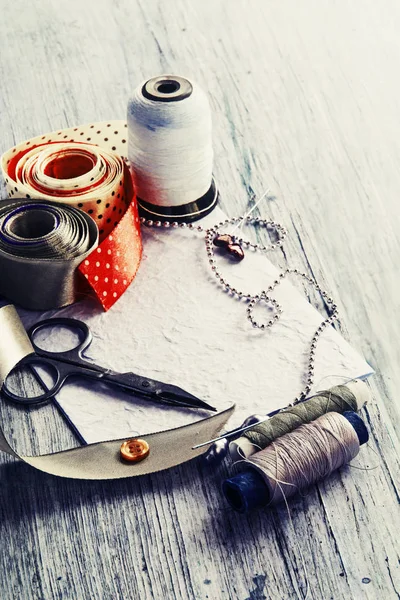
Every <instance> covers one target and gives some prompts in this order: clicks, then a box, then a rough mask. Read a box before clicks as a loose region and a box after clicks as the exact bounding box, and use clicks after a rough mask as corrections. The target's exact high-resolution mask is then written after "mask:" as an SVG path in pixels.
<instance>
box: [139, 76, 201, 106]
mask: <svg viewBox="0 0 400 600" xmlns="http://www.w3.org/2000/svg"><path fill="white" fill-rule="evenodd" d="M192 92H193V86H192V84H191V83H190V81H189V80H188V79H186V78H185V77H180V76H179V75H159V76H158V77H152V78H151V79H149V80H148V81H146V83H145V84H144V86H143V87H142V94H143V96H144V97H145V98H147V99H148V100H153V101H155V102H179V101H180V100H184V99H185V98H189V96H191V94H192Z"/></svg>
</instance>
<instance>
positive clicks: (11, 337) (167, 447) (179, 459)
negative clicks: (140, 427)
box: [0, 305, 234, 479]
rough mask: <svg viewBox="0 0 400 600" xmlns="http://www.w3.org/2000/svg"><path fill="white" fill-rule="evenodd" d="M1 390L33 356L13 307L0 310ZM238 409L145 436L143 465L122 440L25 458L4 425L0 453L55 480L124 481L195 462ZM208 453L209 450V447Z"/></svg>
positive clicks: (28, 341) (229, 409) (142, 436)
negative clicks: (125, 452) (128, 458)
mask: <svg viewBox="0 0 400 600" xmlns="http://www.w3.org/2000/svg"><path fill="white" fill-rule="evenodd" d="M0 332H1V335H0V390H1V387H2V385H3V382H4V381H5V380H6V379H7V376H8V375H9V373H10V372H11V371H12V370H13V368H14V367H16V366H17V364H18V363H19V362H20V361H21V360H22V359H23V358H25V356H28V354H31V353H32V352H33V351H34V350H33V347H32V344H31V342H30V340H29V337H28V335H27V333H26V331H25V329H24V326H23V324H22V323H21V320H20V318H19V316H18V313H17V311H16V310H15V308H14V307H13V306H12V305H8V306H4V307H3V308H0ZM233 410H234V405H232V406H230V407H229V408H227V409H226V410H223V411H221V412H219V413H217V414H215V415H213V416H211V417H208V418H206V419H201V420H200V421H196V422H195V423H190V424H189V425H184V426H183V427H177V428H176V429H168V430H166V431H159V432H157V433H150V434H141V435H140V438H143V439H144V440H145V441H146V442H147V443H148V445H149V447H150V454H149V456H148V457H147V458H145V459H144V460H142V461H141V462H137V463H136V462H132V463H127V462H124V461H123V460H121V457H120V447H121V444H122V443H123V442H125V441H126V438H124V439H118V440H111V441H106V442H98V443H96V444H88V445H87V446H83V447H81V448H73V449H72V450H64V451H62V452H55V453H54V454H44V455H42V456H21V455H19V454H18V453H17V452H16V451H15V450H14V448H12V446H11V445H10V443H9V442H8V440H7V439H6V437H5V435H4V432H3V430H2V428H1V424H0V450H3V452H7V454H11V456H14V457H15V458H19V459H21V460H22V461H24V462H25V463H28V464H30V465H31V466H33V467H35V468H36V469H39V470H41V471H44V472H45V473H50V474H52V475H58V476H59V477H70V478H72V479H121V478H123V477H134V476H136V475H145V474H147V473H155V472H157V471H162V470H164V469H169V468H170V467H175V466H177V465H179V464H181V463H184V462H186V461H188V460H191V459H193V458H196V456H199V455H200V454H202V453H203V452H205V450H207V447H205V448H198V449H196V450H192V446H194V445H196V444H198V443H200V442H202V441H203V440H208V439H211V438H213V437H215V435H217V434H218V432H219V431H221V429H222V427H223V426H224V425H225V423H226V421H227V420H228V419H229V417H230V416H231V414H232V412H233ZM208 447H209V446H208Z"/></svg>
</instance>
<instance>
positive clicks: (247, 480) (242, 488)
mask: <svg viewBox="0 0 400 600" xmlns="http://www.w3.org/2000/svg"><path fill="white" fill-rule="evenodd" d="M343 417H345V418H346V419H347V420H348V422H349V423H350V424H351V425H352V427H353V429H354V431H355V432H356V434H357V437H358V441H359V443H360V446H362V445H363V444H365V443H366V442H368V439H369V434H368V430H367V428H366V426H365V424H364V421H363V420H362V419H361V417H360V416H359V415H358V414H357V413H355V412H352V411H346V412H344V413H343ZM288 435H290V434H288ZM222 492H223V494H224V496H225V498H226V500H227V501H228V503H229V504H230V506H231V507H232V508H233V509H234V510H236V511H237V512H240V513H246V512H248V511H250V510H252V509H254V508H259V507H261V506H265V505H266V504H269V502H270V493H269V489H268V487H267V485H266V483H265V482H264V479H263V477H262V475H260V473H259V472H258V471H256V470H255V469H249V470H248V471H243V472H242V473H239V474H238V475H235V476H234V477H230V478H229V479H226V480H225V481H224V482H223V484H222Z"/></svg>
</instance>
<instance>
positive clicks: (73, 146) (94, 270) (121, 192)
mask: <svg viewBox="0 0 400 600" xmlns="http://www.w3.org/2000/svg"><path fill="white" fill-rule="evenodd" d="M125 136H126V124H125V122H123V121H113V122H110V123H95V124H89V125H85V126H83V127H75V128H71V129H66V130H62V131H58V132H53V133H49V134H46V135H42V136H37V137H36V138H33V139H31V140H28V141H26V142H23V143H21V144H18V145H17V146H15V147H14V148H11V149H10V150H8V151H7V152H6V153H5V154H3V156H2V159H1V165H2V172H3V176H4V178H5V181H6V184H7V192H8V196H9V197H10V198H16V197H18V198H28V199H42V200H51V201H53V202H60V203H62V204H69V205H72V206H74V207H76V208H79V209H81V210H83V211H85V212H86V213H88V214H89V215H90V216H91V217H92V218H93V220H94V221H95V222H96V225H97V227H98V229H99V239H100V245H99V246H98V248H96V249H95V250H94V251H93V252H92V254H91V255H89V256H88V257H86V258H85V260H84V261H83V262H82V263H81V265H80V266H79V271H80V272H81V273H82V274H83V275H84V277H85V278H86V280H87V281H88V283H89V284H90V286H91V287H92V289H93V291H94V293H95V295H96V296H97V298H98V299H99V300H100V302H101V304H102V306H103V308H104V309H105V310H108V309H109V308H111V306H112V305H113V304H114V303H115V302H116V300H118V298H119V297H120V296H121V295H122V294H123V293H124V291H125V290H126V288H127V287H128V286H129V284H130V283H131V282H132V280H133V278H134V277H135V275H136V272H137V269H138V267H139V263H140V259H141V255H142V243H141V236H140V225H139V218H138V212H137V204H136V196H135V192H134V188H133V185H132V179H131V175H130V172H129V169H128V167H127V165H126V163H125V162H124V157H123V151H124V148H125V144H126V139H125ZM110 146H111V147H110ZM117 151H119V152H120V153H121V155H119V154H118V153H117Z"/></svg>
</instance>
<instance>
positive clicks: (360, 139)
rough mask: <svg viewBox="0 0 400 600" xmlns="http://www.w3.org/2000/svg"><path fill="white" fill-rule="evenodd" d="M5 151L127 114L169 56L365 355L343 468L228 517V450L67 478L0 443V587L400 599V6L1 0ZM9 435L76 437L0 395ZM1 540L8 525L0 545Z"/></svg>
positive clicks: (227, 156) (241, 186) (288, 250)
mask: <svg viewBox="0 0 400 600" xmlns="http://www.w3.org/2000/svg"><path fill="white" fill-rule="evenodd" d="M0 7H1V9H2V10H1V12H2V22H3V28H2V42H1V50H2V51H1V54H0V76H1V81H2V86H1V89H0V128H1V133H2V140H1V145H2V149H6V148H8V147H9V146H11V145H12V144H14V143H15V142H16V141H20V140H22V139H25V138H27V137H30V136H32V135H35V134H37V133H40V132H41V131H48V130H52V129H56V128H59V127H64V126H67V125H73V124H75V123H85V122H88V121H91V120H94V119H96V120H100V119H105V118H123V117H124V114H125V107H126V101H127V97H128V95H129V93H130V92H131V90H132V89H133V88H134V87H135V86H136V84H137V83H138V82H139V81H140V80H141V79H143V78H145V77H147V76H151V75H153V74H158V73H160V72H176V73H181V74H186V75H189V76H193V78H194V79H196V80H197V81H198V82H199V83H200V84H201V85H203V87H205V88H206V89H208V91H209V93H210V97H211V102H212V106H213V111H214V130H215V138H214V139H215V172H216V176H217V179H218V182H219V185H220V188H221V195H222V204H223V208H224V209H225V210H226V211H227V212H229V213H230V214H232V215H233V214H240V213H242V212H243V211H244V209H245V207H246V195H247V192H249V193H251V192H252V191H253V190H254V191H256V192H258V193H260V192H261V191H262V190H263V189H265V188H266V187H267V186H268V185H269V186H271V189H272V192H273V195H274V196H275V200H270V201H269V202H268V203H267V204H266V205H265V206H264V207H263V209H262V211H261V212H262V213H263V214H268V215H270V216H271V217H272V218H274V219H275V220H278V221H280V222H282V223H283V224H285V225H286V226H287V227H288V229H289V241H288V243H287V244H286V246H285V251H284V252H282V255H281V256H280V257H279V258H277V260H278V261H279V262H280V264H281V265H284V264H286V262H288V263H289V264H291V265H293V266H294V265H296V266H298V267H300V268H302V269H308V270H309V272H310V273H313V274H314V275H315V276H316V277H317V278H318V280H319V281H320V282H321V283H323V285H324V286H325V287H326V288H328V289H330V290H331V291H332V293H333V294H334V297H335V298H338V300H339V307H340V309H341V315H342V320H341V327H342V330H343V331H344V333H345V335H347V336H348V337H349V339H351V341H352V343H353V344H354V345H355V346H356V347H358V348H359V349H360V350H361V351H362V352H363V353H364V355H365V356H366V358H367V360H369V362H370V363H371V364H372V365H373V367H374V368H375V369H377V375H376V377H375V381H374V384H373V389H374V392H375V399H376V401H375V402H374V403H373V404H372V405H371V406H369V407H368V408H367V410H366V411H365V412H364V415H365V417H366V418H367V420H368V423H369V427H370V430H371V433H372V436H371V437H372V439H371V442H370V445H369V447H368V448H364V449H363V450H362V452H361V453H360V457H359V459H357V461H355V464H356V465H359V466H361V467H362V468H367V467H368V468H370V467H376V468H375V469H373V470H358V469H356V468H352V467H349V468H346V469H344V470H342V471H341V472H340V473H339V474H335V475H334V476H333V477H331V478H330V479H329V481H327V482H325V483H324V484H321V485H319V486H317V487H316V488H313V489H312V490H310V492H309V494H308V495H307V496H306V497H305V498H303V499H302V498H300V499H296V500H293V502H291V503H290V514H291V519H289V517H288V515H287V512H286V509H285V507H280V508H278V509H275V510H272V511H270V510H264V511H258V512H255V513H253V514H251V515H249V516H240V515H237V514H236V513H234V512H233V511H231V510H230V509H228V508H227V506H226V504H225V502H224V499H223V498H222V496H221V494H220V492H219V486H220V482H221V481H222V479H223V478H224V477H225V476H226V475H227V473H228V470H227V466H226V465H224V466H222V467H221V468H220V469H219V470H215V471H210V470H209V469H206V468H205V467H204V465H202V464H201V462H200V461H196V462H193V463H191V464H189V465H184V466H182V467H179V468H177V469H173V470H171V471H169V472H166V473H159V474H157V475H153V476H151V477H143V478H141V479H140V480H135V481H119V482H117V483H114V482H106V483H95V482H70V481H65V480H58V479H55V478H53V477H49V476H46V475H44V474H41V473H38V472H36V471H33V470H32V469H30V468H28V467H26V466H24V465H21V464H16V463H14V462H13V461H12V460H10V459H8V458H6V457H1V463H2V467H1V470H0V473H1V477H2V483H3V485H2V487H1V489H0V496H1V501H0V511H1V515H0V523H1V533H2V539H3V544H2V546H1V548H0V564H1V565H2V567H3V570H4V572H5V573H7V576H6V577H3V579H2V582H1V584H0V588H1V591H2V593H1V597H2V598H4V599H5V600H11V599H14V598H18V599H22V600H24V599H25V598H26V599H29V600H31V599H34V600H36V599H42V598H43V599H46V600H47V599H49V598H62V599H64V598H71V599H74V600H75V599H76V598H79V600H80V599H86V598H87V599H89V598H93V597H97V598H100V599H107V600H108V599H114V598H125V597H133V598H139V597H140V598H157V599H158V598H163V597H164V598H168V599H169V598H171V599H175V598H176V599H182V600H187V599H188V598H190V599H192V598H193V599H196V600H197V599H199V600H205V599H206V598H209V599H212V600H219V599H227V598H232V599H236V598H238V599H241V600H244V599H246V600H261V599H262V598H272V599H275V598H277V599H278V598H285V599H286V598H296V597H297V596H296V589H298V588H299V586H301V590H302V591H303V592H304V590H305V572H304V565H303V562H302V559H301V556H303V560H304V564H305V565H306V568H307V579H308V581H309V584H310V597H311V598H316V599H317V598H334V599H335V600H337V599H341V598H343V599H346V600H348V599H354V600H358V599H359V598H369V599H373V600H375V599H376V598H382V597H385V598H387V599H391V598H398V597H399V596H400V575H399V570H398V560H399V558H398V555H399V545H398V541H397V539H396V525H395V524H396V523H398V522H399V511H398V498H399V491H398V486H399V470H400V469H399V461H398V450H399V440H398V434H397V430H396V427H397V426H398V424H399V411H400V409H399V405H398V403H396V398H397V396H396V393H397V388H398V385H399V378H398V376H397V371H398V364H399V358H400V355H399V349H398V344H397V339H399V337H400V336H399V334H400V319H399V318H398V317H399V308H400V303H399V301H398V294H397V288H398V285H397V278H396V275H398V261H399V258H400V247H399V238H398V236H397V232H398V230H399V225H400V212H399V211H398V210H397V203H398V198H397V190H398V189H399V187H400V171H399V169H398V164H399V155H400V146H399V139H400V135H399V134H400V131H399V130H400V125H399V120H398V114H399V106H398V97H399V95H398V82H397V78H396V74H397V66H398V61H399V54H400V48H399V44H400V42H399V38H398V34H397V30H398V20H399V10H400V9H399V6H398V4H397V3H396V2H394V0H390V1H389V2H388V3H387V4H386V6H385V8H386V10H385V11H383V10H382V8H381V6H378V4H377V3H375V2H373V1H372V0H366V1H364V2H361V0H355V1H354V2H352V3H349V4H344V3H331V2H328V0H322V1H321V0H320V1H318V2H317V1H315V0H306V1H305V2H303V3H293V2H289V1H288V0H283V1H282V2H280V3H268V2H265V0H264V1H262V0H252V2H244V1H241V0H235V1H234V2H230V3H224V2H222V1H215V0H214V1H213V2H211V1H210V0H208V1H204V2H202V3H201V4H199V3H188V2H185V1H184V0H176V1H175V2H174V3H165V2H164V3H162V2H159V1H158V0H151V1H150V2H146V3H145V2H141V1H140V0H135V1H133V0H130V1H129V0H118V1H117V0H97V1H94V0H87V2H85V3H83V2H78V0H69V1H68V2H67V1H66V0H59V1H58V2H56V1H55V0H42V1H41V2H40V3H34V4H29V5H27V4H26V3H24V2H22V1H21V0H15V1H14V2H13V3H9V2H6V1H5V0H1V1H0ZM2 417H3V422H5V423H6V425H8V426H9V427H10V429H12V430H13V431H11V430H10V431H9V433H10V435H11V436H12V438H13V440H14V442H15V443H16V444H17V446H18V448H20V449H21V450H23V449H28V450H29V449H30V450H32V451H33V452H45V451H51V450H55V449H58V448H60V447H66V446H67V445H71V444H73V443H74V441H73V438H72V436H71V435H70V434H69V433H68V431H67V430H66V428H65V427H64V425H63V424H62V422H61V421H60V419H59V418H58V417H57V416H56V415H55V414H54V412H53V411H51V408H50V407H48V408H42V409H40V410H35V411H31V412H30V413H27V412H24V411H19V412H18V413H16V409H15V408H12V409H11V408H9V407H8V406H7V405H2ZM4 540H6V541H4Z"/></svg>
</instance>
